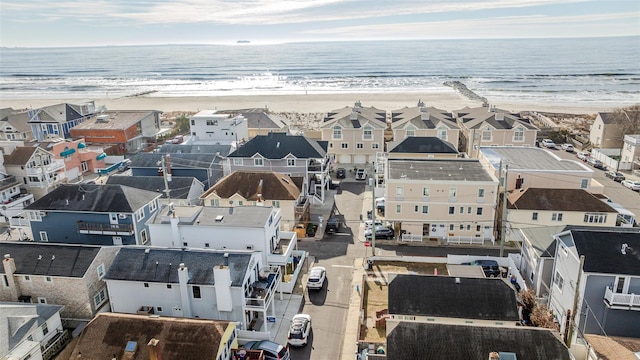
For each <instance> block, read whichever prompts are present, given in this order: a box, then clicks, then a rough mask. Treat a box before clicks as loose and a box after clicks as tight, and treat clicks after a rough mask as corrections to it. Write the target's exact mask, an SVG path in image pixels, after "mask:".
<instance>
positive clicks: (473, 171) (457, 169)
mask: <svg viewBox="0 0 640 360" xmlns="http://www.w3.org/2000/svg"><path fill="white" fill-rule="evenodd" d="M388 165H389V178H390V179H406V180H444V181H493V178H492V177H491V175H489V173H488V172H487V170H486V169H485V168H484V166H482V164H481V163H480V161H479V160H476V159H429V160H396V159H389V160H388Z"/></svg>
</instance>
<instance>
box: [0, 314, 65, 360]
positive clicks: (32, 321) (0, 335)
mask: <svg viewBox="0 0 640 360" xmlns="http://www.w3.org/2000/svg"><path fill="white" fill-rule="evenodd" d="M62 308H64V306H62V305H48V304H26V303H16V302H0V339H1V340H0V351H6V350H11V349H13V348H14V347H15V346H16V345H18V344H19V343H20V342H22V341H24V340H25V337H26V336H28V335H29V334H30V333H31V332H32V331H33V329H34V328H37V327H40V326H42V324H44V323H46V322H47V320H49V319H50V318H51V317H52V316H53V315H54V314H55V313H57V312H59V311H61V310H62ZM49 330H53V329H49ZM7 342H8V344H7ZM3 345H8V346H3ZM3 355H4V352H3Z"/></svg>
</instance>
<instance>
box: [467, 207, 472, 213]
mask: <svg viewBox="0 0 640 360" xmlns="http://www.w3.org/2000/svg"><path fill="white" fill-rule="evenodd" d="M471 209H473V208H472V207H471V206H469V207H467V214H471Z"/></svg>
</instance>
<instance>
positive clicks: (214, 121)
mask: <svg viewBox="0 0 640 360" xmlns="http://www.w3.org/2000/svg"><path fill="white" fill-rule="evenodd" d="M189 119H190V125H191V127H190V128H191V137H192V139H191V141H190V143H191V144H222V145H230V144H236V143H238V142H245V141H247V140H249V129H248V125H247V123H248V122H247V120H246V119H245V118H244V117H243V116H242V115H237V116H234V115H231V114H224V113H218V112H217V110H202V111H200V112H198V113H197V114H195V115H193V116H191V117H190V118H189Z"/></svg>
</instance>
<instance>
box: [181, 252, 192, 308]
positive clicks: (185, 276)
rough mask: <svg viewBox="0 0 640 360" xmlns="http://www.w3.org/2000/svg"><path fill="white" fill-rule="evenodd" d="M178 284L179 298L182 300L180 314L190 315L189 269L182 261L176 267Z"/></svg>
mask: <svg viewBox="0 0 640 360" xmlns="http://www.w3.org/2000/svg"><path fill="white" fill-rule="evenodd" d="M178 286H179V287H180V300H181V301H182V316H184V317H186V318H189V317H191V300H190V299H189V269H188V268H187V267H186V266H185V264H184V263H180V266H179V267H178Z"/></svg>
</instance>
